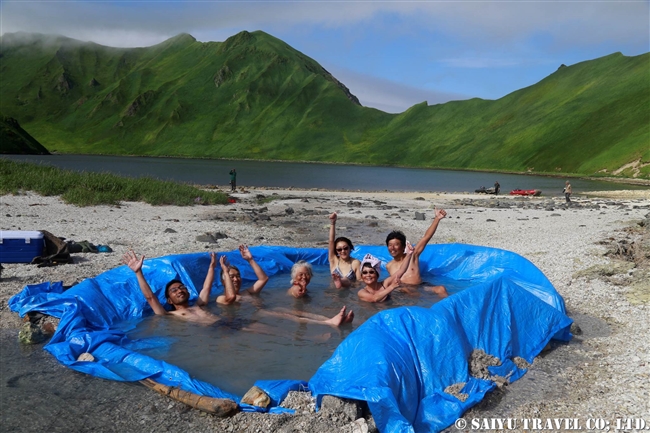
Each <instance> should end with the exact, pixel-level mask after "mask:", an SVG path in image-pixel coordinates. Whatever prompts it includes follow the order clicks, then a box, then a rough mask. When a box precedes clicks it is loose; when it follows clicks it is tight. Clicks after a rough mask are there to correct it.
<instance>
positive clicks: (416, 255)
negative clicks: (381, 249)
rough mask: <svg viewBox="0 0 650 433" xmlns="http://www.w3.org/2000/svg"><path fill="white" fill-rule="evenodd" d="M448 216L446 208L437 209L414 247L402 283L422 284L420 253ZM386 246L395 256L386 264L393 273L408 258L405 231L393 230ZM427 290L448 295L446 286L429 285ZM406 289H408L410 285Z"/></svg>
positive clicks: (444, 295) (387, 238) (443, 295)
mask: <svg viewBox="0 0 650 433" xmlns="http://www.w3.org/2000/svg"><path fill="white" fill-rule="evenodd" d="M446 216H447V212H445V210H444V209H435V217H434V218H433V221H432V222H431V225H430V226H429V228H428V229H427V231H426V232H425V233H424V236H423V237H422V239H420V240H419V241H418V243H417V244H416V245H415V247H414V248H413V255H412V257H411V262H410V264H409V267H408V269H407V270H406V272H405V273H404V275H403V276H402V277H401V278H400V281H401V283H402V285H406V286H417V285H419V284H422V277H421V276H420V254H422V251H424V247H426V246H427V244H428V243H429V241H430V240H431V238H432V237H433V235H434V234H435V232H436V230H437V229H438V224H439V223H440V220H442V219H443V218H444V217H446ZM386 246H387V247H388V253H389V254H390V255H391V257H392V258H393V260H391V261H390V262H389V263H387V264H386V270H387V271H388V273H389V274H390V275H393V274H395V273H396V272H397V271H398V270H399V269H400V266H401V265H402V263H403V262H404V260H408V257H407V255H406V253H405V249H406V246H407V241H406V236H404V233H402V232H400V231H392V232H391V233H389V234H388V236H387V237H386ZM426 290H431V291H433V292H434V293H436V294H438V295H439V296H441V297H446V296H447V295H448V294H447V290H446V289H445V287H444V286H431V287H427V288H426ZM406 291H408V287H407V290H406Z"/></svg>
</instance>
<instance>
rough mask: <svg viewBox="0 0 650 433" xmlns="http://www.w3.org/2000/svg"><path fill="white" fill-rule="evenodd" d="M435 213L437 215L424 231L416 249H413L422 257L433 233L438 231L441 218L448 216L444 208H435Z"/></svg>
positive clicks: (416, 254) (414, 253) (415, 254)
mask: <svg viewBox="0 0 650 433" xmlns="http://www.w3.org/2000/svg"><path fill="white" fill-rule="evenodd" d="M435 214H436V215H435V217H434V218H433V221H432V222H431V225H430V226H429V228H428V229H427V231H426V232H425V233H424V236H423V237H422V239H420V240H419V241H418V243H417V245H415V251H413V255H414V256H415V257H420V254H421V253H422V251H424V247H426V246H427V244H428V243H429V241H430V240H431V238H432V237H433V235H434V234H435V233H436V230H437V229H438V224H439V223H440V220H441V219H443V218H444V217H446V216H447V212H446V211H445V210H444V209H435Z"/></svg>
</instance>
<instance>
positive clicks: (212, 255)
mask: <svg viewBox="0 0 650 433" xmlns="http://www.w3.org/2000/svg"><path fill="white" fill-rule="evenodd" d="M216 266H217V255H216V254H215V253H214V251H213V252H211V253H210V269H214V268H215V267H216Z"/></svg>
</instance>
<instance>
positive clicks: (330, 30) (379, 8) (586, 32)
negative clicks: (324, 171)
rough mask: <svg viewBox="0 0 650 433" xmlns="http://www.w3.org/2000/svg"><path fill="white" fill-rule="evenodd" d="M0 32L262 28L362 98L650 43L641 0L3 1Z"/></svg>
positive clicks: (391, 105) (474, 90)
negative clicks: (311, 59) (306, 56)
mask: <svg viewBox="0 0 650 433" xmlns="http://www.w3.org/2000/svg"><path fill="white" fill-rule="evenodd" d="M0 3H1V5H0V7H1V10H0V12H1V16H0V27H1V28H0V33H2V34H4V33H7V32H16V31H25V32H38V33H46V34H60V35H65V36H68V37H72V38H76V39H80V40H84V41H93V42H97V43H100V44H104V45H109V46H119V47H134V46H148V45H153V44H156V43H159V42H162V41H163V40H165V39H168V38H170V37H172V36H175V35H177V34H179V33H189V34H191V35H192V36H194V37H195V38H197V39H198V40H199V41H223V40H225V39H226V38H228V37H229V36H232V35H234V34H236V33H238V32H240V31H242V30H248V31H253V30H263V31H265V32H267V33H270V34H272V35H273V36H275V37H277V38H280V39H282V40H283V41H285V42H287V43H288V44H289V45H291V46H293V47H294V48H296V49H297V50H299V51H301V52H303V53H305V54H307V55H308V56H310V57H312V58H313V59H315V60H316V61H317V62H319V63H320V64H321V65H322V66H323V67H324V68H325V69H327V70H328V71H330V72H331V73H332V74H333V75H334V76H335V77H336V78H338V79H339V80H340V81H341V82H343V83H344V84H345V85H347V86H348V87H349V88H350V90H351V92H352V93H353V94H355V95H356V96H357V97H358V98H359V99H360V101H361V103H362V104H363V105H365V106H370V107H376V108H378V109H380V110H384V111H388V112H393V113H395V112H402V111H404V110H406V109H407V108H408V107H410V106H412V105H413V104H416V103H420V102H422V101H428V103H429V104H437V103H443V102H447V101H450V100H458V99H467V98H471V97H479V98H484V99H498V98H501V97H503V96H505V95H507V94H508V93H510V92H513V91H515V90H517V89H520V88H523V87H527V86H530V85H532V84H534V83H536V82H538V81H539V80H541V79H543V78H544V77H546V76H547V75H549V74H551V73H552V72H553V71H555V70H556V69H557V68H558V67H559V66H560V65H561V64H566V65H572V64H575V63H579V62H581V61H585V60H591V59H594V58H597V57H601V56H604V55H608V54H611V53H614V52H617V51H620V52H622V53H623V54H625V55H627V56H635V55H639V54H643V53H646V52H648V51H650V8H649V4H650V3H649V2H648V1H647V0H644V1H624V0H617V1H580V0H577V1H576V0H574V1H520V0H513V1H480V0H478V1H461V0H446V1H381V2H379V1H120V2H118V1H56V0H54V1H53V0H50V1H26V0H18V1H5V0H1V1H0Z"/></svg>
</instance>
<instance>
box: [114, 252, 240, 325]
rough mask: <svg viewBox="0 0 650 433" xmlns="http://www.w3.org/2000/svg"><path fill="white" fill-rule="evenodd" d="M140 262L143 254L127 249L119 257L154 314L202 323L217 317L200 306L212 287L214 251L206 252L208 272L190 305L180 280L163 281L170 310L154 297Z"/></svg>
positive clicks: (207, 323)
mask: <svg viewBox="0 0 650 433" xmlns="http://www.w3.org/2000/svg"><path fill="white" fill-rule="evenodd" d="M225 259H226V256H221V258H220V260H219V261H220V263H221V267H222V268H223V267H224V266H226V260H225ZM143 262H144V255H143V256H141V257H140V258H138V256H137V254H136V253H135V252H134V251H133V250H130V251H128V252H127V253H126V254H124V256H123V257H122V263H124V264H125V265H127V266H128V267H129V268H130V269H131V270H132V271H133V272H134V273H135V275H136V278H137V279H138V285H139V286H140V290H141V291H142V294H143V295H144V297H145V299H146V300H147V303H148V304H149V306H150V307H151V309H152V310H153V312H154V313H155V314H158V315H169V316H174V317H178V318H179V319H183V320H187V321H189V322H196V323H201V324H204V325H211V324H213V323H216V322H218V321H219V320H220V317H219V316H217V315H214V314H212V313H210V312H209V311H207V310H205V309H204V308H202V307H203V306H205V305H207V304H208V300H209V297H210V290H211V288H212V283H213V282H214V268H215V266H216V264H217V258H216V255H215V254H214V253H210V265H209V267H208V273H207V274H206V276H205V281H204V282H203V288H202V289H201V292H200V293H199V297H198V299H197V300H196V303H195V304H194V305H190V292H189V290H188V289H187V287H185V285H184V284H183V283H182V282H181V281H180V280H176V279H174V280H171V281H170V282H169V283H167V285H166V286H165V299H167V304H169V305H170V306H171V307H172V310H171V311H167V310H166V309H165V307H163V305H162V304H161V303H160V301H159V300H158V297H157V296H156V295H154V293H153V291H152V290H151V287H150V286H149V283H148V282H147V280H146V279H145V277H144V274H143V273H142V263H143ZM230 290H231V291H234V289H233V288H232V284H231V285H230Z"/></svg>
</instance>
